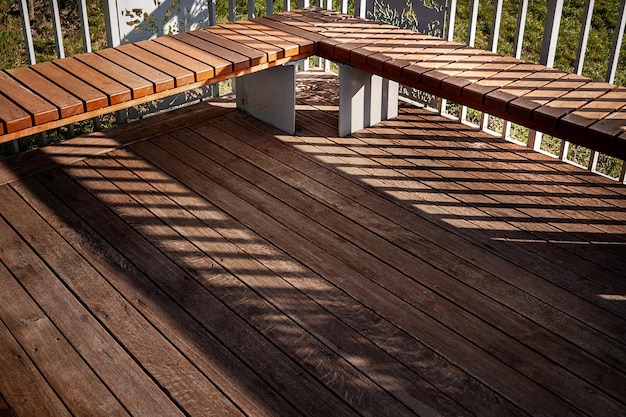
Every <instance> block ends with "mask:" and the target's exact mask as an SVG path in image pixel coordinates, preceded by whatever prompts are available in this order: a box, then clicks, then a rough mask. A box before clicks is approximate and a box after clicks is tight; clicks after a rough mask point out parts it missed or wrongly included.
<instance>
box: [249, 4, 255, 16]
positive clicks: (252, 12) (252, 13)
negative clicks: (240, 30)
mask: <svg viewBox="0 0 626 417" xmlns="http://www.w3.org/2000/svg"><path fill="white" fill-rule="evenodd" d="M254 7H255V4H254V0H248V19H254V17H255V16H254V15H255V10H254Z"/></svg>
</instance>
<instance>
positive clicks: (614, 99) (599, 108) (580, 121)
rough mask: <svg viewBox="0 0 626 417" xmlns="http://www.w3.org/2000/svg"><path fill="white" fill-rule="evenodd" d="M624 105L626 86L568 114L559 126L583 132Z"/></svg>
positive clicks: (570, 130)
mask: <svg viewBox="0 0 626 417" xmlns="http://www.w3.org/2000/svg"><path fill="white" fill-rule="evenodd" d="M624 106H626V88H623V87H618V88H616V89H614V90H611V91H609V92H607V93H606V94H604V95H602V96H599V97H598V98H596V99H595V100H593V101H591V102H589V103H587V104H585V105H584V106H582V107H581V108H579V109H577V110H575V111H573V112H572V113H569V114H567V115H566V116H564V117H563V118H562V119H561V122H560V124H559V126H560V127H561V128H562V129H563V130H564V131H567V132H571V133H572V134H581V132H582V133H584V131H585V129H586V128H587V127H589V126H591V125H592V124H593V123H595V122H597V121H598V120H599V119H601V118H604V117H607V116H608V115H609V114H611V113H613V112H614V111H616V110H619V109H621V108H623V107H624Z"/></svg>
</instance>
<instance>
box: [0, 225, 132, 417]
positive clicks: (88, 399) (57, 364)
mask: <svg viewBox="0 0 626 417" xmlns="http://www.w3.org/2000/svg"><path fill="white" fill-rule="evenodd" d="M0 230H1V231H2V232H1V235H2V237H0V239H1V241H0V243H1V244H2V247H3V248H8V247H9V245H11V246H18V245H16V244H15V242H19V243H20V246H23V245H24V242H23V241H21V240H20V239H19V237H16V236H14V235H12V233H11V232H10V231H9V228H8V226H7V225H6V224H5V223H2V224H1V225H0ZM0 276H1V277H2V279H0V318H1V319H2V321H4V322H5V323H7V326H8V327H9V331H11V333H12V335H13V337H15V338H16V340H17V341H18V342H19V343H20V345H21V346H32V348H29V349H28V353H27V354H28V356H29V357H30V358H31V360H32V361H33V362H34V363H35V365H36V366H37V368H38V369H39V371H40V372H41V373H42V375H43V376H44V377H45V378H46V381H47V383H48V384H50V387H51V388H52V389H53V390H54V392H56V393H57V395H58V396H59V398H60V399H61V400H62V401H63V403H64V404H66V406H67V407H68V408H69V409H70V410H71V412H72V413H74V414H79V415H84V414H90V413H93V412H94V411H96V412H98V413H104V414H106V415H110V416H128V412H127V411H126V410H124V408H123V407H122V405H121V404H120V403H119V402H118V401H117V400H116V399H115V398H114V397H113V395H112V394H111V392H110V391H109V389H108V388H107V387H106V386H104V385H103V384H102V381H101V380H99V379H98V378H97V376H96V375H95V374H94V373H93V371H92V370H91V369H90V368H89V367H88V366H87V364H85V362H84V361H83V360H82V358H81V357H80V356H79V355H78V354H77V353H76V351H75V350H74V349H73V347H72V346H71V345H70V344H69V343H68V342H67V340H66V339H65V337H64V336H63V335H62V334H61V333H60V332H59V330H58V329H57V328H56V327H55V326H54V324H53V323H52V322H51V321H50V319H49V318H48V317H47V316H46V315H45V313H44V312H43V311H41V309H40V308H39V307H38V306H37V304H36V303H35V301H34V300H33V299H31V298H30V297H29V295H28V294H27V293H26V292H25V291H24V289H23V288H22V287H21V286H20V284H19V283H18V282H17V281H16V280H15V278H13V277H11V276H10V274H9V272H8V271H7V270H6V269H4V266H2V267H1V268H0ZM68 363H71V364H72V366H71V367H68V366H67V364H68ZM95 404H97V407H94V405H95Z"/></svg>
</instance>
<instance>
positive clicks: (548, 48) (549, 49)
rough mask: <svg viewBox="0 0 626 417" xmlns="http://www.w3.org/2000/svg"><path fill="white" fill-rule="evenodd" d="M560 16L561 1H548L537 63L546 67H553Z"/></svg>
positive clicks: (561, 12)
mask: <svg viewBox="0 0 626 417" xmlns="http://www.w3.org/2000/svg"><path fill="white" fill-rule="evenodd" d="M562 14H563V0H548V14H547V16H546V25H545V29H544V32H543V44H542V45H541V56H540V57H539V63H540V64H542V65H545V66H547V67H553V66H554V57H555V55H556V44H557V40H558V38H559V28H560V26H561V16H562Z"/></svg>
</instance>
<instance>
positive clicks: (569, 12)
mask: <svg viewBox="0 0 626 417" xmlns="http://www.w3.org/2000/svg"><path fill="white" fill-rule="evenodd" d="M290 1H291V6H292V7H293V8H296V7H297V0H290ZM546 3H547V2H546V0H530V1H529V6H528V18H527V24H526V30H525V35H524V42H523V52H522V58H523V59H525V60H529V61H535V62H537V61H538V60H539V55H540V50H541V44H542V34H543V27H544V22H545V15H546V10H545V9H546ZM29 4H31V6H32V15H31V22H32V23H31V24H32V31H33V41H34V44H35V56H36V60H37V61H38V62H39V61H45V60H51V59H54V58H55V57H56V48H55V45H54V41H53V32H52V23H51V20H52V19H51V17H50V6H49V1H47V0H29ZM353 4H354V1H350V2H349V5H350V6H349V9H350V12H352V11H353V10H354V7H353ZM584 4H585V0H565V6H564V10H563V17H562V20H561V28H560V34H559V44H558V53H557V56H556V61H555V67H556V68H559V69H562V70H565V71H572V70H573V67H574V60H575V54H576V49H577V45H578V37H579V32H580V26H581V25H580V22H581V20H582V13H583V11H584ZM619 4H620V0H602V1H596V5H595V8H594V14H593V22H592V26H593V28H592V31H591V33H590V36H589V43H588V46H587V50H586V60H585V66H584V69H583V75H586V76H588V77H591V78H593V79H595V80H600V81H602V80H604V79H605V76H606V72H607V66H608V57H609V50H610V48H611V45H612V42H613V33H614V29H615V24H616V18H617V15H618V12H619ZM59 6H60V9H61V19H62V21H63V31H64V32H63V34H64V47H65V52H66V55H73V54H76V53H80V52H82V48H83V46H82V44H83V43H82V38H81V33H80V27H79V23H78V22H79V19H78V5H77V0H59ZM493 7H494V4H493V0H481V2H480V7H479V17H478V25H477V36H476V46H477V47H479V48H483V49H486V48H488V45H489V38H490V36H491V29H492V28H491V20H492V14H493ZM518 7H519V6H518V0H503V13H502V23H501V29H500V39H499V42H498V52H499V53H502V54H505V55H511V54H512V52H513V43H514V38H515V25H516V23H517V13H518ZM216 8H217V14H218V17H219V18H218V23H222V22H225V21H227V19H228V0H217V2H216ZM87 9H88V16H89V26H90V35H91V44H92V48H93V49H95V50H97V49H101V48H103V47H105V46H106V41H105V39H106V36H105V23H104V16H103V12H102V2H101V0H87ZM469 9H470V0H458V3H457V17H456V22H455V36H454V38H455V40H457V41H459V42H465V40H466V38H467V30H468V26H469ZM236 10H237V17H238V18H245V17H246V16H247V12H248V8H247V1H246V0H237V8H236ZM281 11H283V2H282V1H275V3H274V12H281ZM255 14H256V15H257V16H260V15H264V14H266V2H265V1H263V0H257V1H256V7H255ZM0 46H1V47H2V51H3V53H2V54H0V69H6V68H13V67H16V66H21V65H25V64H27V63H28V62H27V61H28V60H27V56H26V51H25V48H24V42H23V34H22V24H21V19H20V15H19V7H18V2H16V1H15V0H0ZM615 83H616V84H620V85H626V53H622V54H621V57H620V61H619V65H618V74H617V76H616V80H615ZM457 111H458V106H455V105H454V104H453V103H450V104H449V106H448V112H450V113H453V114H454V113H455V112H457ZM468 120H469V121H471V122H474V123H476V124H478V123H479V122H480V113H478V112H474V111H471V110H470V111H469V112H468ZM503 125H504V124H503V121H502V120H499V119H495V118H493V117H490V118H489V124H488V126H489V128H490V129H492V130H494V131H501V130H502V128H503ZM91 128H92V123H91V122H85V123H82V124H78V125H76V126H75V129H76V133H77V134H80V133H83V132H87V131H89V130H90V129H91ZM68 135H69V132H68V130H67V129H66V128H64V129H58V130H57V131H56V132H51V133H50V134H49V141H50V142H56V141H59V140H63V139H64V138H65V137H67V136H68ZM511 136H512V137H513V139H514V140H517V141H519V142H524V143H525V142H526V141H527V137H528V130H527V129H525V128H522V127H520V126H513V127H512V129H511ZM38 143H39V137H33V138H28V139H24V140H21V144H20V148H21V149H32V148H34V147H37V146H38ZM560 147H561V142H560V140H558V139H555V138H544V140H543V141H542V149H543V150H545V151H546V152H550V153H553V154H558V152H559V149H560ZM9 154H11V147H10V146H9V145H6V144H5V145H0V157H2V156H6V155H9ZM589 155H590V153H589V150H587V149H584V148H580V147H575V146H572V147H571V148H570V151H569V152H568V158H569V159H570V160H573V161H575V162H578V163H580V164H581V165H585V164H586V161H587V160H588V159H589ZM598 166H599V170H600V172H603V173H605V174H607V175H610V176H614V177H615V176H617V175H619V172H620V169H621V162H620V161H616V160H614V159H613V158H608V157H601V158H600V161H599V164H598Z"/></svg>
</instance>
